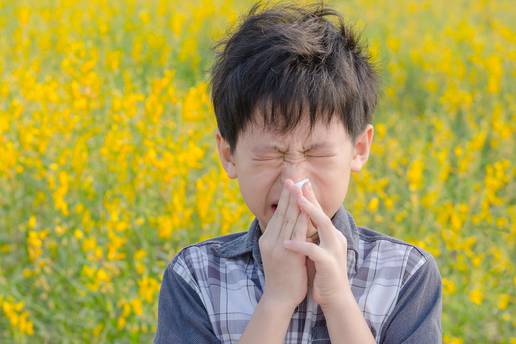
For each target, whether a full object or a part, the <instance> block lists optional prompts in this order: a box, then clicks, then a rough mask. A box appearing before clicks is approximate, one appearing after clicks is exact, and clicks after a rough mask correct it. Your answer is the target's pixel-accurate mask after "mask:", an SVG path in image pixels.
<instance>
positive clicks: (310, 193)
mask: <svg viewBox="0 0 516 344" xmlns="http://www.w3.org/2000/svg"><path fill="white" fill-rule="evenodd" d="M303 195H304V196H305V197H306V198H308V200H309V201H310V202H312V203H313V204H315V205H317V206H318V207H319V208H321V209H322V207H321V205H320V204H319V201H318V200H317V197H316V196H315V192H314V190H313V188H312V183H310V181H308V183H305V185H303Z"/></svg>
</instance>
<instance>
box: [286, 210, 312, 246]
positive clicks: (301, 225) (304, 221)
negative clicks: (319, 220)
mask: <svg viewBox="0 0 516 344" xmlns="http://www.w3.org/2000/svg"><path fill="white" fill-rule="evenodd" d="M307 232H308V215H306V213H304V212H300V213H299V217H298V218H297V222H296V226H295V227H294V231H293V232H292V235H291V238H290V239H291V240H300V241H305V240H306V233H307Z"/></svg>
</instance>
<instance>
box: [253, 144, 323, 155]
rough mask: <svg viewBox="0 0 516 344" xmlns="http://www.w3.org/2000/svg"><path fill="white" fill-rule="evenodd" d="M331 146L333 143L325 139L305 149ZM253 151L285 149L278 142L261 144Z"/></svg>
mask: <svg viewBox="0 0 516 344" xmlns="http://www.w3.org/2000/svg"><path fill="white" fill-rule="evenodd" d="M330 146H331V145H330V143H329V142H326V141H323V142H317V143H314V144H312V145H310V146H308V147H307V148H305V149H306V150H310V149H316V148H326V147H330ZM251 151H252V152H253V153H262V152H268V151H284V149H283V148H282V147H279V146H278V145H277V144H264V145H259V146H256V147H254V148H253V149H252V150H251Z"/></svg>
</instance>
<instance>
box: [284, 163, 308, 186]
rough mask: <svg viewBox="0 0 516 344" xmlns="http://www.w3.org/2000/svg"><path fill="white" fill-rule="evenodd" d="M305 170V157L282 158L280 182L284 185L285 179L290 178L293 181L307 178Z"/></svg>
mask: <svg viewBox="0 0 516 344" xmlns="http://www.w3.org/2000/svg"><path fill="white" fill-rule="evenodd" d="M307 177H308V174H307V170H306V166H305V158H304V157H300V158H295V159H283V164H282V167H281V183H282V185H284V183H285V180H286V179H287V178H288V179H292V181H293V182H294V183H297V182H298V181H300V180H302V179H304V178H307Z"/></svg>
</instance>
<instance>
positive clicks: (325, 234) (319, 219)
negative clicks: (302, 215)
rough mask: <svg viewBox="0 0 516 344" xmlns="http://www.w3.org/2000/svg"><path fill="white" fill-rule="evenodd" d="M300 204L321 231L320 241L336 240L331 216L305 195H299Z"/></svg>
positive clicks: (330, 241)
mask: <svg viewBox="0 0 516 344" xmlns="http://www.w3.org/2000/svg"><path fill="white" fill-rule="evenodd" d="M298 205H299V207H300V208H301V211H304V212H306V213H307V214H308V216H309V217H310V219H311V221H312V222H313V224H314V225H315V227H316V228H317V232H318V233H319V240H320V243H321V244H323V243H326V244H329V243H332V242H333V241H335V233H334V232H333V231H334V230H335V227H334V226H333V223H332V222H331V220H330V218H329V217H328V216H327V215H326V214H325V213H324V211H323V210H322V209H321V208H319V207H318V206H316V205H315V204H313V203H312V202H310V201H309V200H308V199H307V198H306V197H305V196H303V195H299V197H298Z"/></svg>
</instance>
